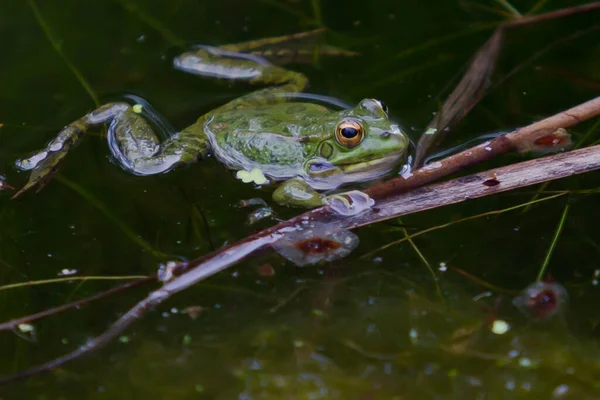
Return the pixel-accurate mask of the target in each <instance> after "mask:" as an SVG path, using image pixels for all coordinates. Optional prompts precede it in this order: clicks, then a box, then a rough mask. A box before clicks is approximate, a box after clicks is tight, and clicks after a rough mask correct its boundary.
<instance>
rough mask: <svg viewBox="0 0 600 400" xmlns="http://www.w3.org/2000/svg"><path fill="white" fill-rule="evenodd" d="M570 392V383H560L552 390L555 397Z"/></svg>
mask: <svg viewBox="0 0 600 400" xmlns="http://www.w3.org/2000/svg"><path fill="white" fill-rule="evenodd" d="M568 392H569V385H567V384H564V383H563V384H562V385H558V386H557V387H555V388H554V390H553V391H552V397H554V398H558V397H562V396H564V395H565V394H567V393H568Z"/></svg>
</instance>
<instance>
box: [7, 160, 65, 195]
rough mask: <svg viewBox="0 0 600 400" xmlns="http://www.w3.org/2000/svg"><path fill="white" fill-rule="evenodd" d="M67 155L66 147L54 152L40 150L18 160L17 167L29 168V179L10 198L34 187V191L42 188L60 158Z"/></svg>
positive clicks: (56, 168) (52, 173)
mask: <svg viewBox="0 0 600 400" xmlns="http://www.w3.org/2000/svg"><path fill="white" fill-rule="evenodd" d="M66 155H67V149H64V150H62V149H61V150H58V151H55V152H49V151H42V152H39V153H37V154H35V155H34V156H32V157H29V158H27V159H22V160H18V161H17V162H16V165H17V167H18V168H19V169H21V170H24V171H27V170H30V171H31V174H30V175H29V180H28V181H27V183H26V184H25V186H23V187H22V188H21V189H20V190H19V191H18V192H17V193H15V194H14V195H13V196H12V198H13V199H15V198H17V197H19V196H21V195H22V194H23V193H25V192H26V191H28V190H29V189H31V188H32V187H34V186H35V187H36V188H37V190H36V192H39V191H40V190H42V188H43V187H44V186H46V184H47V183H48V182H49V181H50V179H51V178H52V176H53V175H54V174H55V173H56V171H57V170H58V166H59V164H60V162H61V161H62V159H63V158H64V157H65V156H66Z"/></svg>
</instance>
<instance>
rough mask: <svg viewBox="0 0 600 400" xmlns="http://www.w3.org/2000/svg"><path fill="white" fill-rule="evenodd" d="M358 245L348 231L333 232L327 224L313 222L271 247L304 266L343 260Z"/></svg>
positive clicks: (355, 238) (357, 241) (287, 235)
mask: <svg viewBox="0 0 600 400" xmlns="http://www.w3.org/2000/svg"><path fill="white" fill-rule="evenodd" d="M358 243H359V240H358V237H357V236H356V235H355V234H353V233H352V232H350V231H347V230H343V229H338V230H333V229H332V228H331V227H330V226H328V225H327V224H323V223H320V222H313V223H311V224H309V225H307V226H304V227H302V228H300V229H298V230H297V231H293V232H290V233H286V234H285V235H284V236H283V237H282V238H281V239H279V240H278V241H276V242H275V243H273V245H272V246H273V249H274V250H275V251H276V252H278V253H279V254H280V255H282V256H283V257H285V258H287V259H288V260H290V261H292V262H293V263H294V264H296V265H298V266H304V265H309V264H313V265H314V264H316V263H318V262H322V261H333V260H337V259H339V258H343V257H345V256H347V255H348V254H350V252H352V250H354V249H355V248H356V246H358Z"/></svg>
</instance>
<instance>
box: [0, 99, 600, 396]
mask: <svg viewBox="0 0 600 400" xmlns="http://www.w3.org/2000/svg"><path fill="white" fill-rule="evenodd" d="M599 114H600V97H599V98H596V99H594V100H591V101H589V102H586V103H584V104H581V105H579V106H577V107H574V108H572V109H570V110H568V111H566V112H563V113H559V114H557V115H555V116H553V117H550V118H547V119H545V120H542V121H539V122H537V123H535V124H532V125H530V126H527V127H524V128H521V129H519V130H517V131H515V132H512V133H510V134H508V135H506V136H505V137H502V138H498V139H496V140H495V141H494V142H496V144H494V147H493V150H492V151H488V150H487V149H486V146H485V144H483V145H480V146H476V147H474V148H473V149H471V150H466V151H464V152H461V153H458V154H455V155H453V156H450V157H448V158H446V159H444V160H442V161H440V164H441V166H440V167H439V168H437V169H436V168H432V167H431V166H430V167H428V168H422V169H421V170H417V171H415V174H414V175H413V176H412V177H410V178H408V179H405V180H404V179H402V180H401V182H407V183H404V184H402V185H398V184H397V183H395V184H394V186H393V188H395V189H402V190H404V191H406V190H407V189H408V188H410V187H411V186H410V185H414V186H412V188H414V187H416V186H419V185H422V184H424V183H427V182H430V180H431V179H434V177H440V176H443V175H444V174H443V173H442V172H439V171H445V172H446V174H450V173H452V172H455V171H457V170H458V169H460V168H462V167H463V166H466V165H472V164H474V163H475V161H474V159H478V160H479V161H482V160H486V159H488V158H491V157H492V156H497V155H499V154H503V153H505V152H506V151H509V150H511V149H514V148H516V147H517V146H520V145H521V142H525V143H526V142H528V141H530V140H535V138H539V137H540V135H543V134H547V133H548V132H554V130H556V129H557V128H559V127H568V126H572V125H574V124H576V123H578V122H581V121H583V120H585V119H589V118H592V117H593V116H596V115H599ZM491 144H492V143H490V144H488V145H487V146H488V147H489V146H490V145H491ZM599 168H600V145H598V146H593V147H588V148H585V149H581V150H574V151H571V152H567V153H562V154H555V155H553V156H549V157H545V158H541V159H535V160H531V161H526V162H523V163H519V164H513V165H509V166H506V167H502V168H498V169H495V170H492V171H486V172H481V173H478V174H473V175H469V176H467V177H462V178H457V179H454V180H451V181H448V182H443V183H438V184H435V185H431V186H428V187H425V188H421V189H416V190H413V191H411V192H406V193H398V192H394V191H393V190H388V189H386V190H383V188H385V186H386V185H387V183H389V182H391V181H388V182H386V183H383V184H381V185H377V186H378V187H380V188H382V189H381V190H380V191H379V193H387V194H389V197H388V198H386V199H383V200H381V201H379V202H378V203H377V204H376V208H373V209H371V210H370V211H366V212H364V213H362V214H359V215H355V216H353V217H351V218H347V217H341V216H339V215H337V214H333V213H332V212H331V211H330V210H329V209H328V208H326V207H321V208H319V209H316V210H312V211H310V212H308V213H305V214H303V215H300V216H297V217H295V218H293V219H291V220H289V221H285V222H283V223H280V224H278V225H276V226H274V227H271V228H268V229H265V230H264V231H262V232H259V233H257V234H255V235H252V236H250V237H248V238H245V239H242V240H240V241H239V242H237V243H233V244H231V245H229V246H226V247H224V248H222V249H220V250H218V251H216V252H213V253H212V254H209V255H206V256H204V257H202V258H201V259H198V260H194V261H191V262H189V263H187V264H186V267H187V268H189V271H188V272H186V273H184V274H182V275H181V276H179V277H176V278H174V279H172V280H171V281H169V282H167V283H165V284H164V286H163V287H161V288H160V289H158V290H155V291H153V292H151V293H150V294H149V295H148V297H146V298H145V299H143V300H142V301H140V302H139V303H137V304H136V305H135V306H134V307H132V308H131V309H130V310H129V311H128V312H127V313H126V314H124V315H123V316H122V317H121V318H119V319H118V320H117V321H116V322H115V323H113V324H112V325H111V326H110V327H109V329H108V330H106V331H105V332H104V333H102V334H101V335H100V336H98V337H96V338H94V339H92V340H90V341H88V342H87V343H86V344H85V345H84V346H81V347H80V348H78V349H77V350H75V351H74V352H72V353H69V354H67V355H64V356H62V357H59V358H56V359H54V360H52V361H50V362H48V363H46V364H42V365H39V366H37V367H34V368H31V369H28V370H25V371H22V372H19V373H17V374H14V375H8V376H4V377H2V378H0V384H1V383H6V382H10V381H14V380H17V379H24V378H26V377H28V376H31V375H34V374H37V373H41V372H44V371H48V370H51V369H53V368H56V367H58V366H60V365H63V364H65V363H67V362H69V361H72V360H74V359H77V358H79V357H81V356H83V355H85V354H87V353H89V352H91V351H94V350H97V349H99V348H100V347H102V346H104V345H105V344H107V343H108V342H109V341H110V340H112V339H113V338H115V337H116V336H118V335H119V334H120V333H121V332H123V331H124V330H125V329H127V328H128V327H129V326H130V325H131V324H132V323H133V322H135V320H137V319H138V318H141V317H142V316H143V315H144V314H145V313H146V311H148V310H149V309H151V308H153V307H155V306H157V305H159V304H160V303H162V302H164V301H165V300H167V299H169V298H170V297H171V296H172V295H173V294H175V293H178V292H180V291H182V290H184V289H186V288H188V287H189V286H191V285H194V284H196V283H198V282H199V281H201V280H203V279H206V278H208V277H210V276H212V275H214V274H216V273H218V272H220V271H222V270H224V269H225V268H227V267H229V266H230V265H233V264H235V263H238V262H239V261H241V260H243V259H245V258H246V257H248V256H249V255H250V254H252V253H254V252H255V251H257V250H259V249H262V248H266V247H268V246H269V245H270V244H272V243H273V242H275V241H276V240H279V239H281V238H284V236H285V235H286V232H289V231H290V228H291V227H293V226H295V225H298V226H301V222H302V221H305V220H306V219H311V220H327V222H328V223H329V224H330V226H333V227H337V228H342V229H353V228H356V227H359V226H363V225H367V224H372V223H374V222H378V221H383V220H386V219H390V218H395V217H397V216H400V215H406V214H411V213H415V212H419V211H423V210H427V209H430V208H435V207H440V206H443V205H447V204H453V203H458V202H461V201H465V200H467V199H472V198H476V197H482V196H487V195H491V194H496V193H500V192H503V191H506V190H512V189H516V188H520V187H524V186H527V185H533V184H536V183H540V182H543V181H547V180H553V179H559V178H562V177H566V176H569V175H573V174H579V173H583V172H587V171H592V170H595V169H599ZM422 170H426V171H425V172H420V171H422ZM436 171H437V172H436ZM377 186H376V187H377Z"/></svg>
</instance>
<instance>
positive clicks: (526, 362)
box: [519, 357, 531, 368]
mask: <svg viewBox="0 0 600 400" xmlns="http://www.w3.org/2000/svg"><path fill="white" fill-rule="evenodd" d="M519 365H520V366H521V367H526V368H527V367H531V360H530V359H529V358H527V357H523V358H521V359H519Z"/></svg>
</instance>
